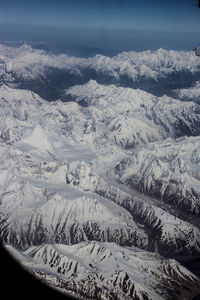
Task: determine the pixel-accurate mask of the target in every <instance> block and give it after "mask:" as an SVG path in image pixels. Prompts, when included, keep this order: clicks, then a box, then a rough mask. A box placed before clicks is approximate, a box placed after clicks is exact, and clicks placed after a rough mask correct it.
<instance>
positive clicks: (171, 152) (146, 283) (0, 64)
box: [0, 45, 200, 300]
mask: <svg viewBox="0 0 200 300" xmlns="http://www.w3.org/2000/svg"><path fill="white" fill-rule="evenodd" d="M199 88H200V59H199V58H198V57H196V56H195V54H194V53H193V51H189V52H184V51H168V50H164V49H159V50H157V51H144V52H123V53H120V54H118V55H116V56H113V57H106V56H102V55H96V56H95V57H90V58H77V57H71V56H68V55H66V54H62V55H55V54H51V53H48V52H45V51H44V50H39V49H34V48H32V47H31V46H30V45H23V46H21V47H8V46H5V45H1V46H0V240H1V243H2V244H3V245H4V247H5V248H6V249H7V250H8V251H9V252H10V253H11V254H12V255H14V257H16V258H17V259H18V260H19V261H20V263H21V264H22V265H23V266H24V267H25V268H27V269H28V270H29V271H30V272H31V273H32V274H34V275H35V276H36V277H37V278H39V279H41V280H42V281H43V282H46V283H47V284H48V285H50V286H51V287H53V288H55V289H57V290H58V291H61V292H62V293H65V294H66V295H71V296H74V297H75V298H77V299H99V300H100V299H101V300H108V299H109V300H112V299H113V300H125V299H126V300H131V299H133V300H164V299H165V300H175V299H176V300H183V299H185V300H191V299H193V298H194V299H195V297H197V295H199V294H200V277H199V276H200V271H199V270H200V89H199ZM194 261H195V263H194Z"/></svg>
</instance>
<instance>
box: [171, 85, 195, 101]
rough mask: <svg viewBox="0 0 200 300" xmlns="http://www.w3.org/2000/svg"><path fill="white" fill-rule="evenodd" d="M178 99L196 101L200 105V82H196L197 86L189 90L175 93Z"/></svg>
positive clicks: (180, 90)
mask: <svg viewBox="0 0 200 300" xmlns="http://www.w3.org/2000/svg"><path fill="white" fill-rule="evenodd" d="M174 92H175V94H176V95H177V97H178V98H179V99H181V100H184V101H194V102H196V103H200V82H199V81H196V82H195V84H194V85H193V86H192V87H190V88H187V89H184V88H182V89H178V90H175V91H174Z"/></svg>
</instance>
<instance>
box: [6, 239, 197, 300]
mask: <svg viewBox="0 0 200 300" xmlns="http://www.w3.org/2000/svg"><path fill="white" fill-rule="evenodd" d="M11 251H12V249H11ZM22 254H23V253H22ZM24 255H25V257H29V258H31V259H32V267H31V268H32V270H33V271H34V272H37V270H40V265H43V266H44V268H45V273H46V274H47V275H46V277H47V278H48V273H49V274H56V275H54V276H56V277H57V279H56V282H55V283H54V286H57V287H59V284H60V282H62V283H64V282H69V281H70V280H72V281H73V282H74V283H75V284H76V286H77V292H79V293H80V292H81V285H79V283H80V282H85V281H90V283H91V286H93V285H95V286H97V287H98V298H99V299H104V298H103V294H104V292H105V288H106V289H108V290H109V291H112V293H113V299H116V297H117V299H136V298H137V299H144V297H145V299H159V300H160V299H165V298H169V297H176V299H182V296H183V295H184V296H185V297H187V294H190V293H191V292H192V293H194V295H195V292H196V291H198V287H199V284H200V283H199V279H198V278H197V277H196V276H194V275H193V274H192V273H191V272H189V271H188V270H186V269H185V268H184V267H182V266H181V265H180V264H178V263H177V262H176V261H174V260H163V259H162V258H160V257H159V256H156V255H154V254H152V253H148V252H143V251H141V250H139V249H137V248H135V249H134V248H132V249H130V248H129V249H128V248H124V247H123V248H122V247H119V246H117V245H116V244H112V243H101V244H100V243H97V242H89V243H80V244H77V245H73V246H66V245H61V244H59V245H58V244H56V245H43V246H40V247H31V248H30V249H28V250H27V251H25V252H24ZM24 263H25V264H27V263H28V264H30V262H29V261H28V262H27V259H25V261H24ZM125 269H126V271H122V270H125ZM42 272H44V270H42ZM39 276H40V275H39ZM49 279H50V278H49ZM50 280H51V279H50ZM155 282H157V283H156V289H155ZM63 285H64V284H63ZM167 286H168V287H167ZM176 286H177V287H178V291H176V292H175V293H174V291H173V287H176ZM92 290H93V289H92V288H91V292H89V291H87V297H88V298H90V297H91V299H95V297H97V295H92ZM90 293H91V294H90ZM77 294H78V293H77ZM84 299H85V298H84Z"/></svg>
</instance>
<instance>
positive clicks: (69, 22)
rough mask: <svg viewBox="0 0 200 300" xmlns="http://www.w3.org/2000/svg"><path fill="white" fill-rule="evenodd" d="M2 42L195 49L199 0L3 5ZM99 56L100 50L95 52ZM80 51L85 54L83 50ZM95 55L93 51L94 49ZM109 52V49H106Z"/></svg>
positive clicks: (120, 48) (9, 0) (88, 0)
mask: <svg viewBox="0 0 200 300" xmlns="http://www.w3.org/2000/svg"><path fill="white" fill-rule="evenodd" d="M0 3H1V12H0V41H1V42H5V41H19V40H21V41H23V40H24V41H29V42H37V43H40V42H43V43H46V44H51V45H55V47H58V48H59V47H60V48H63V49H64V48H65V46H66V45H72V46H74V47H75V48H81V47H84V48H85V47H87V48H97V49H96V51H97V52H98V49H105V50H108V51H110V53H111V55H112V53H115V52H120V51H126V50H127V51H130V50H135V51H142V50H147V49H150V50H156V49H158V48H164V49H173V50H175V49H176V50H191V49H194V48H195V47H196V46H197V45H198V44H200V35H199V32H198V30H199V28H200V9H198V7H197V1H196V0H194V1H192V2H191V1H187V0H184V1H181V3H180V1H179V0H174V1H173V2H169V1H167V2H166V1H159V0H152V1H147V0H143V1H139V0H136V1H131V0H107V1H105V0H93V1H91V0H85V1H84V2H83V1H80V0H73V1H72V0H65V1H63V0H57V1H55V0H49V1H47V0H44V1H42V2H41V1H38V0H35V1H32V0H31V1H29V2H27V1H25V0H19V1H13V0H7V1H2V0H0ZM93 50H94V51H93V52H95V49H93ZM78 52H80V55H82V54H81V50H80V51H79V50H78ZM91 52H92V51H91ZM105 52H106V51H105Z"/></svg>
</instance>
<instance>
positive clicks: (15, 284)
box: [0, 244, 75, 300]
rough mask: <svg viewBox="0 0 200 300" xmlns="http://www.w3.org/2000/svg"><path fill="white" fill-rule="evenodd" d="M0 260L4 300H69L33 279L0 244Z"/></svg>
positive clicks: (0, 278)
mask: <svg viewBox="0 0 200 300" xmlns="http://www.w3.org/2000/svg"><path fill="white" fill-rule="evenodd" d="M0 258H1V271H0V280H1V295H4V297H5V298H6V299H12V298H13V296H14V297H15V299H20V300H23V299H27V297H30V298H31V299H49V300H50V299H56V300H57V299H58V300H59V299H63V300H64V299H65V300H67V299H69V300H70V299H71V300H74V299H75V298H71V297H68V296H66V295H63V294H61V293H59V292H57V291H55V290H54V289H52V288H50V287H48V286H47V285H45V284H43V283H42V282H40V281H39V280H38V279H36V278H34V277H33V276H32V275H31V274H30V273H29V272H27V271H26V270H24V269H23V268H22V267H21V266H20V264H19V263H18V262H17V261H16V260H15V259H14V258H13V257H12V256H11V255H10V254H9V253H8V252H7V251H6V250H5V248H4V247H3V246H2V245H1V244H0Z"/></svg>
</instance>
